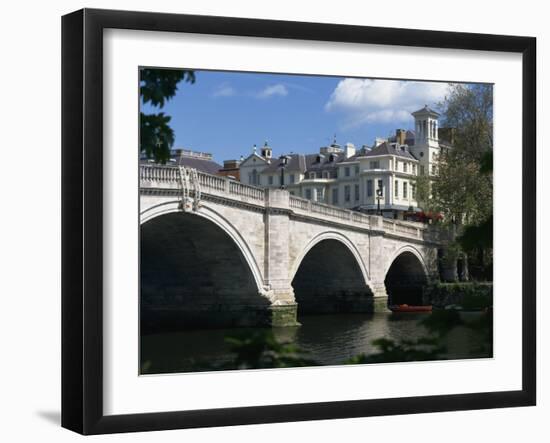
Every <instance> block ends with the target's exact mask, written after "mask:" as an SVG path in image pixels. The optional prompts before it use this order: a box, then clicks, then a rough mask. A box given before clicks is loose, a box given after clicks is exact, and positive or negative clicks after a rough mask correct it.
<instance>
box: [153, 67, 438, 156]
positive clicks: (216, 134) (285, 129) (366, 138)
mask: <svg viewBox="0 0 550 443" xmlns="http://www.w3.org/2000/svg"><path fill="white" fill-rule="evenodd" d="M195 75H196V82H195V83H194V84H190V83H184V82H180V84H179V86H178V91H177V93H176V96H175V97H173V98H172V99H171V100H170V101H168V102H167V103H166V104H165V106H164V108H162V109H160V110H159V109H158V108H153V107H151V106H145V107H144V108H143V110H144V112H159V111H162V112H165V113H166V114H168V115H170V116H172V121H171V126H172V128H173V129H174V132H175V136H176V141H175V144H174V147H184V148H188V149H192V150H196V151H202V152H209V153H211V154H213V156H214V159H215V160H216V161H217V162H219V163H222V162H223V160H227V159H238V158H240V156H241V155H242V156H244V157H247V156H248V155H249V154H250V153H251V152H252V146H253V145H254V144H256V145H257V146H258V147H260V146H262V145H263V143H264V141H265V140H268V142H269V144H270V146H271V147H272V148H273V154H274V156H279V155H281V154H283V153H285V154H287V153H290V152H296V153H298V152H299V153H313V152H317V151H318V150H319V147H321V146H326V145H327V144H329V143H331V142H332V139H333V137H334V134H336V140H337V142H338V143H339V144H344V143H346V142H351V143H354V144H355V145H356V146H357V147H361V146H362V145H363V144H367V145H369V146H370V145H372V143H373V141H374V138H375V137H386V136H388V135H389V134H390V133H391V134H393V133H394V132H395V129H397V128H404V129H412V127H413V119H412V117H411V116H410V112H411V111H415V110H416V109H419V108H421V107H422V106H424V104H428V105H431V106H433V105H434V104H436V103H437V102H438V101H440V100H442V99H443V97H444V96H445V92H446V90H447V88H448V85H447V84H445V83H437V82H410V81H409V82H407V81H394V80H371V79H353V78H343V77H320V76H302V75H284V74H262V73H239V72H220V71H195Z"/></svg>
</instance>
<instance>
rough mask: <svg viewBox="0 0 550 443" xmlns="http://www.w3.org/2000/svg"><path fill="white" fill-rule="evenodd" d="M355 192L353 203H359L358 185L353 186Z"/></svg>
mask: <svg viewBox="0 0 550 443" xmlns="http://www.w3.org/2000/svg"><path fill="white" fill-rule="evenodd" d="M354 191H355V201H359V185H355V186H354Z"/></svg>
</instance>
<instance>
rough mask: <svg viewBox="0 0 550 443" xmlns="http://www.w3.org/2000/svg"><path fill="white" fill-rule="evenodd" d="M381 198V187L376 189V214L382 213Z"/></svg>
mask: <svg viewBox="0 0 550 443" xmlns="http://www.w3.org/2000/svg"><path fill="white" fill-rule="evenodd" d="M381 198H382V188H378V189H377V190H376V200H377V201H378V215H382V212H381V211H380V199H381Z"/></svg>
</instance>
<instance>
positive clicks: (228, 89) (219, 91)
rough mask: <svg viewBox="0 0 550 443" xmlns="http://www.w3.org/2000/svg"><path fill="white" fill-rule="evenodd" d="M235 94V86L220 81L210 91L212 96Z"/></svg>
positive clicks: (230, 95)
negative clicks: (213, 89) (219, 83)
mask: <svg viewBox="0 0 550 443" xmlns="http://www.w3.org/2000/svg"><path fill="white" fill-rule="evenodd" d="M236 94H237V91H236V90H235V88H233V87H232V86H231V85H229V84H227V83H222V84H221V85H219V86H218V87H217V88H216V90H215V91H214V92H213V93H212V97H232V96H234V95H236Z"/></svg>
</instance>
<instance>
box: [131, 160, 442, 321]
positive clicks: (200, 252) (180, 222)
mask: <svg viewBox="0 0 550 443" xmlns="http://www.w3.org/2000/svg"><path fill="white" fill-rule="evenodd" d="M140 224H141V229H140V235H141V242H140V252H141V254H140V257H141V263H140V271H141V272H140V275H141V304H140V305H141V318H142V327H144V328H145V329H156V328H158V327H160V326H161V325H162V326H163V328H166V327H174V328H180V327H185V326H189V327H193V326H202V327H205V326H224V325H225V326H249V325H292V324H296V322H297V316H299V315H301V314H307V313H328V312H374V311H377V310H386V309H387V306H388V305H389V304H399V303H409V304H420V303H421V302H422V288H423V287H424V286H425V285H426V284H427V282H428V281H429V280H430V279H432V278H437V256H438V246H439V243H438V241H437V238H436V236H435V234H436V233H435V232H434V231H433V230H432V229H430V227H429V226H426V225H424V224H421V223H413V222H404V221H398V220H390V219H385V218H382V217H379V216H372V215H366V214H362V213H359V212H356V211H349V210H346V209H342V208H339V207H335V206H330V205H326V204H322V203H319V202H314V201H310V200H305V199H302V198H299V197H295V196H293V195H290V194H289V192H287V191H285V190H280V189H262V188H256V187H251V186H247V185H244V184H242V183H240V182H237V181H234V180H231V179H228V178H225V177H219V176H214V175H209V174H205V173H200V172H196V171H194V170H188V169H181V170H180V168H177V167H170V166H156V165H142V166H140Z"/></svg>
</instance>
